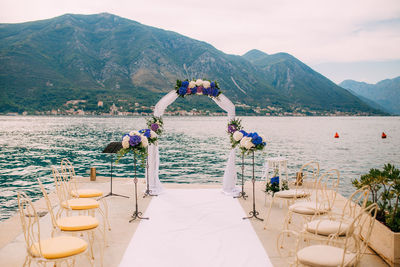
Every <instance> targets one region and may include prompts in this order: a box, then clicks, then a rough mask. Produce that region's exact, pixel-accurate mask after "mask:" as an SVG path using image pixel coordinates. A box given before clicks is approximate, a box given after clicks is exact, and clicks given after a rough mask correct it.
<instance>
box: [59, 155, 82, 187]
mask: <svg viewBox="0 0 400 267" xmlns="http://www.w3.org/2000/svg"><path fill="white" fill-rule="evenodd" d="M61 175H62V177H63V179H64V181H65V182H67V183H68V187H69V189H68V190H69V192H70V193H71V192H73V191H75V192H76V191H77V189H78V186H77V184H76V182H77V181H76V174H75V169H74V166H73V165H72V163H71V162H70V161H69V160H68V159H66V158H63V159H62V160H61Z"/></svg>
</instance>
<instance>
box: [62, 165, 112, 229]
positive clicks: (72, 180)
mask: <svg viewBox="0 0 400 267" xmlns="http://www.w3.org/2000/svg"><path fill="white" fill-rule="evenodd" d="M61 175H62V178H63V180H64V182H66V183H67V185H68V193H69V195H70V197H71V198H95V199H96V198H99V197H101V196H103V191H101V190H98V189H95V188H85V189H79V188H78V182H77V178H76V174H75V169H74V166H72V163H71V162H70V161H69V160H68V159H66V158H64V159H62V160H61ZM97 200H98V201H99V203H100V204H101V205H100V206H99V209H101V210H102V213H103V214H104V216H105V221H106V222H107V225H108V230H111V225H110V221H109V219H108V204H107V201H106V199H105V198H100V199H97ZM102 206H103V207H102Z"/></svg>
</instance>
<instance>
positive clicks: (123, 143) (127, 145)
mask: <svg viewBox="0 0 400 267" xmlns="http://www.w3.org/2000/svg"><path fill="white" fill-rule="evenodd" d="M122 147H123V148H129V140H124V141H122Z"/></svg>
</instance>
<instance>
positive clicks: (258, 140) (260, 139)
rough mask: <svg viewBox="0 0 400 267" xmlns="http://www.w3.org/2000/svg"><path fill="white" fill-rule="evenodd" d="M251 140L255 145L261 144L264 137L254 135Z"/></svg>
mask: <svg viewBox="0 0 400 267" xmlns="http://www.w3.org/2000/svg"><path fill="white" fill-rule="evenodd" d="M251 142H253V144H255V145H259V144H261V143H262V138H261V137H260V136H258V135H257V136H253V139H252V140H251Z"/></svg>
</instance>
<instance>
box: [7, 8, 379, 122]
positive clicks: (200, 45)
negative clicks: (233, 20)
mask: <svg viewBox="0 0 400 267" xmlns="http://www.w3.org/2000/svg"><path fill="white" fill-rule="evenodd" d="M0 62H1V64H0V96H1V100H0V112H9V111H14V112H15V111H17V112H22V111H33V110H51V109H60V108H63V104H65V102H66V101H68V100H71V99H82V100H86V101H87V102H86V104H85V107H84V108H85V109H86V110H96V109H97V108H98V107H97V103H98V101H103V102H104V103H105V106H107V105H108V106H110V105H111V104H112V103H116V104H117V106H118V105H119V106H120V107H121V108H124V110H128V111H133V110H135V109H136V107H135V105H134V104H135V103H138V104H136V106H137V105H140V106H142V105H144V106H148V107H150V106H151V105H154V104H155V103H156V102H157V100H158V99H159V98H160V97H161V96H162V95H164V94H165V93H166V92H168V91H170V90H172V89H173V88H174V85H175V81H176V79H184V78H208V79H211V80H217V81H218V82H219V83H220V86H221V88H222V90H223V91H224V93H225V94H226V95H227V96H228V97H229V98H230V99H231V100H232V101H233V102H234V103H236V104H242V106H252V107H260V108H264V110H265V108H266V107H267V106H273V107H278V108H280V109H281V110H283V111H294V110H299V109H307V110H308V109H314V110H318V111H324V112H330V113H334V112H337V111H341V112H348V113H352V112H354V113H363V114H382V113H381V112H380V111H377V110H375V109H373V108H371V107H370V106H368V105H367V104H365V103H364V102H362V101H360V100H359V99H358V98H357V97H354V96H353V95H351V94H350V93H348V92H346V91H344V90H342V89H341V88H340V87H337V86H334V85H332V84H333V83H332V82H330V81H329V80H328V79H326V78H325V77H323V76H322V75H320V74H318V73H315V72H314V71H312V70H311V69H310V68H309V67H307V66H306V65H305V64H303V63H301V62H300V61H299V60H297V59H295V58H294V57H292V56H290V55H288V54H283V53H280V54H275V55H267V54H265V53H262V52H260V51H256V50H253V51H250V52H249V53H247V54H246V55H244V56H243V57H241V56H235V55H228V54H225V53H223V52H221V51H219V50H217V49H215V48H214V47H213V46H211V45H209V44H207V43H205V42H201V41H197V40H193V39H191V38H188V37H185V36H182V35H180V34H177V33H175V32H171V31H165V30H161V29H157V28H154V27H150V26H145V25H142V24H140V23H138V22H135V21H132V20H128V19H124V18H121V17H117V16H114V15H111V14H106V13H103V14H98V15H71V14H66V15H63V16H60V17H56V18H53V19H49V20H42V21H35V22H28V23H20V24H0ZM194 102H196V105H198V106H197V107H196V106H193V107H196V108H200V109H202V108H203V109H206V108H207V109H211V108H214V109H218V107H215V105H214V103H212V101H209V100H208V99H206V98H198V99H194V98H192V99H188V100H186V99H185V100H182V99H180V100H178V101H177V102H176V104H174V105H175V106H178V107H181V108H182V109H187V110H190V109H191V108H192V104H193V103H194ZM108 106H107V107H108ZM238 111H239V114H240V112H245V113H246V112H248V111H246V110H241V109H240V108H238Z"/></svg>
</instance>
